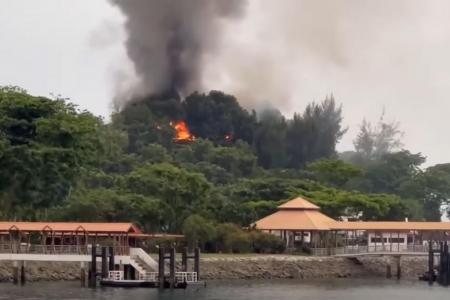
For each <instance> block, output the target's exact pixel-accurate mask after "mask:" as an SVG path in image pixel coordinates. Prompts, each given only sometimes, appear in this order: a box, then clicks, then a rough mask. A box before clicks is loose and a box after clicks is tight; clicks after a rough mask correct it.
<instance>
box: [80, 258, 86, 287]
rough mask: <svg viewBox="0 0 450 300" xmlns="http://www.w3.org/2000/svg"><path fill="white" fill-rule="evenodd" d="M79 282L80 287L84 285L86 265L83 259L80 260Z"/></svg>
mask: <svg viewBox="0 0 450 300" xmlns="http://www.w3.org/2000/svg"><path fill="white" fill-rule="evenodd" d="M80 283H81V287H85V286H86V266H85V262H84V261H82V262H80Z"/></svg>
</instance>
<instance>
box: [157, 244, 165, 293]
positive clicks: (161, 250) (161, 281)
mask: <svg viewBox="0 0 450 300" xmlns="http://www.w3.org/2000/svg"><path fill="white" fill-rule="evenodd" d="M165 254H166V253H165V249H164V247H159V259H158V279H159V288H160V289H163V288H164V263H165V261H164V260H165V259H164V256H165Z"/></svg>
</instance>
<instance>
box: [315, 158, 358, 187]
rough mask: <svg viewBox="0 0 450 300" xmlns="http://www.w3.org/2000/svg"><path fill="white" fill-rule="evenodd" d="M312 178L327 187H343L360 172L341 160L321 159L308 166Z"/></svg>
mask: <svg viewBox="0 0 450 300" xmlns="http://www.w3.org/2000/svg"><path fill="white" fill-rule="evenodd" d="M307 170H308V171H310V172H311V173H312V174H313V177H314V178H315V179H316V180H317V181H319V182H323V183H325V184H328V185H332V186H336V187H343V186H344V185H345V184H346V183H347V182H348V181H349V180H351V179H353V178H356V177H359V176H361V175H362V170H361V169H360V168H358V167H356V166H354V165H351V164H348V163H345V162H343V161H342V160H331V159H321V160H317V161H315V162H313V163H311V164H309V165H308V167H307Z"/></svg>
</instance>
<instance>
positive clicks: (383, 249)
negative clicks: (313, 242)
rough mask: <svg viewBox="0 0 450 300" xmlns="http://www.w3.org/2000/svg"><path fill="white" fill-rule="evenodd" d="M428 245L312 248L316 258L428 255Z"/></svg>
mask: <svg viewBox="0 0 450 300" xmlns="http://www.w3.org/2000/svg"><path fill="white" fill-rule="evenodd" d="M427 252H428V246H427V245H407V246H405V245H394V244H391V245H384V246H383V245H376V246H360V245H355V246H346V247H338V248H312V249H311V254H312V255H314V256H330V255H346V254H364V253H368V254H375V253H427Z"/></svg>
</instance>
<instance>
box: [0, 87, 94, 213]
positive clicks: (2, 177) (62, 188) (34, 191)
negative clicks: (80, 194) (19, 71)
mask: <svg viewBox="0 0 450 300" xmlns="http://www.w3.org/2000/svg"><path fill="white" fill-rule="evenodd" d="M99 123H100V120H99V119H97V118H95V117H94V116H92V115H91V114H90V113H88V112H81V111H78V110H77V109H76V107H75V106H74V105H72V104H70V103H67V102H66V101H64V100H61V99H56V100H50V99H47V98H43V97H33V96H30V95H28V94H26V93H25V92H24V91H23V90H20V89H17V88H14V89H12V88H6V89H5V88H3V89H1V90H0V151H1V153H0V169H1V170H2V172H0V210H1V211H2V214H3V217H12V216H14V217H18V218H24V219H34V218H36V217H37V215H36V210H38V209H46V208H49V207H52V206H53V205H56V204H58V203H60V202H61V201H63V200H64V199H66V197H67V196H68V195H69V193H70V191H71V188H72V186H73V185H74V181H75V179H76V177H77V175H79V174H80V170H81V168H82V167H83V166H89V165H91V164H92V163H93V162H94V160H93V158H95V157H96V156H97V151H98V149H97V142H98V141H97V140H96V133H97V132H98V127H99Z"/></svg>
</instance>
